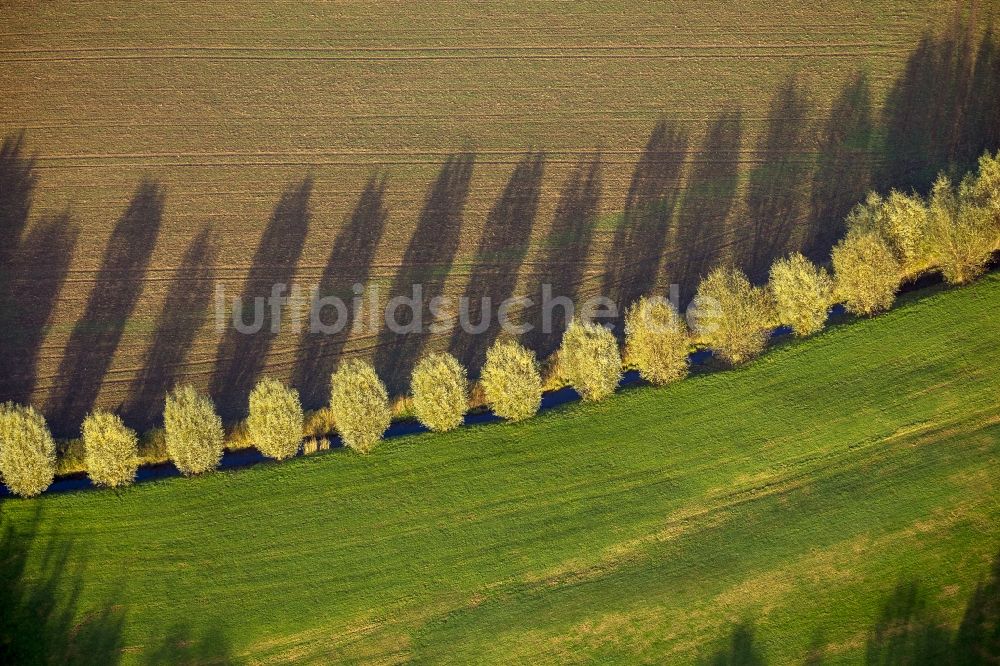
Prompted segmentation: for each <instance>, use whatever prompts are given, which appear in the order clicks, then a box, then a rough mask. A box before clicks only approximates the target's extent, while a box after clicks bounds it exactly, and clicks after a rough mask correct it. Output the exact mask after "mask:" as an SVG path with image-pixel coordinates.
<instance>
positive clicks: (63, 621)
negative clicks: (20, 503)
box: [0, 508, 125, 665]
mask: <svg viewBox="0 0 1000 666" xmlns="http://www.w3.org/2000/svg"><path fill="white" fill-rule="evenodd" d="M40 518H41V509H39V510H37V511H36V512H35V514H34V515H33V516H32V518H31V520H29V521H28V524H27V525H25V526H23V527H20V528H19V527H15V526H14V525H13V524H11V521H10V520H8V519H6V518H5V516H3V513H2V508H0V530H2V532H0V663H3V664H95V665H96V664H102V665H103V664H114V663H117V662H118V661H119V660H120V657H121V650H122V639H121V636H122V628H123V626H124V619H125V610H124V608H123V607H122V606H120V605H117V604H116V603H115V602H114V600H113V599H109V600H108V601H106V602H105V603H103V604H101V605H99V606H97V607H95V608H92V609H90V610H87V611H85V612H81V611H82V610H83V609H81V607H80V597H81V593H82V591H83V579H84V569H85V566H86V565H85V558H83V557H81V555H80V554H79V553H73V557H71V553H72V551H73V549H74V547H75V545H74V543H73V542H72V541H71V540H62V539H59V538H58V535H56V534H52V535H49V536H48V537H46V538H45V540H39V538H38V537H37V536H36V529H37V528H38V526H39V525H40ZM29 563H30V566H29Z"/></svg>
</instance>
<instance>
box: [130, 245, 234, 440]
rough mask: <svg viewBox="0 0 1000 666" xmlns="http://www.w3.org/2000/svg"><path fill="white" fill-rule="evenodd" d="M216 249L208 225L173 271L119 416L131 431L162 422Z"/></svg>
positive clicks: (202, 307) (201, 313) (203, 310)
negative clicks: (168, 396) (164, 409)
mask: <svg viewBox="0 0 1000 666" xmlns="http://www.w3.org/2000/svg"><path fill="white" fill-rule="evenodd" d="M217 253H218V246H217V244H216V242H215V240H214V239H213V237H212V232H211V229H210V228H208V227H207V226H206V227H205V228H203V229H202V230H201V232H199V234H198V235H197V236H196V237H195V238H194V239H193V240H192V241H191V244H190V245H189V246H188V249H187V252H186V253H185V254H184V259H183V260H182V261H181V265H180V266H178V267H177V269H176V270H175V271H174V274H173V277H172V278H171V281H170V286H169V287H168V291H167V298H166V301H165V302H164V304H163V309H162V310H160V315H159V317H158V318H157V321H156V332H155V333H154V334H153V340H152V342H151V343H150V347H149V351H148V352H147V353H146V361H145V363H144V365H143V368H142V371H141V372H140V373H139V375H138V376H136V378H135V379H134V380H133V381H132V385H131V386H130V387H129V392H128V395H129V397H128V399H127V401H126V403H125V405H124V406H123V407H122V410H121V411H122V416H123V418H124V419H125V421H126V422H127V423H129V424H130V425H131V427H133V428H136V429H138V430H139V431H140V432H141V431H142V430H148V429H149V428H152V427H154V426H156V425H158V424H159V423H160V422H161V419H162V409H163V400H164V397H165V396H166V394H167V392H168V391H169V390H170V389H171V388H173V386H174V383H175V382H176V380H177V377H178V375H179V373H180V372H181V367H182V366H183V364H184V362H185V361H186V360H187V356H188V352H189V351H190V349H191V345H192V344H193V343H194V339H195V336H196V335H197V334H198V330H199V329H200V328H201V326H202V324H203V323H204V322H205V319H206V314H207V312H208V307H209V305H210V303H211V301H212V293H213V292H212V282H213V279H214V277H215V268H214V262H215V258H216V255H217Z"/></svg>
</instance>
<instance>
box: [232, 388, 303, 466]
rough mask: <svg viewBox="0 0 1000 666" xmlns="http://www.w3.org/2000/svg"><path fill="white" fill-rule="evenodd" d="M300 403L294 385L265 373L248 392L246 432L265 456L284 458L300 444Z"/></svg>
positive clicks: (288, 456) (277, 458) (289, 455)
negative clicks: (290, 386)
mask: <svg viewBox="0 0 1000 666" xmlns="http://www.w3.org/2000/svg"><path fill="white" fill-rule="evenodd" d="M303 419H304V416H303V413H302V404H301V403H300V402H299V394H298V391H296V390H295V389H291V388H288V387H286V386H285V385H284V384H282V383H281V382H279V381H278V380H276V379H271V378H270V377H265V378H264V379H262V380H260V381H259V382H257V386H255V387H254V389H253V391H251V392H250V415H249V416H248V417H247V420H246V426H247V435H249V437H250V441H252V442H253V444H254V446H255V447H257V450H258V451H260V452H261V453H263V454H264V455H265V456H267V457H268V458H274V459H276V460H284V459H285V458H291V457H292V456H294V455H295V454H296V453H297V452H298V450H299V447H300V446H302V422H303Z"/></svg>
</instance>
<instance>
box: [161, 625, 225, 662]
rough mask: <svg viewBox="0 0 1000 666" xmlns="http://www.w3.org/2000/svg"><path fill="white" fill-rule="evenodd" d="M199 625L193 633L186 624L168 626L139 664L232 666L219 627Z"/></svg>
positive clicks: (223, 636) (223, 632)
mask: <svg viewBox="0 0 1000 666" xmlns="http://www.w3.org/2000/svg"><path fill="white" fill-rule="evenodd" d="M201 624H202V626H203V628H202V630H201V631H197V632H196V631H195V630H194V629H193V628H192V627H191V625H190V624H186V623H178V624H175V625H172V626H171V627H170V628H169V629H168V630H167V635H166V636H165V637H164V638H163V640H162V641H160V643H159V645H157V646H156V648H155V649H153V650H151V651H150V652H149V653H148V654H146V656H145V658H144V659H143V662H144V663H146V664H149V666H161V665H162V666H167V665H170V664H230V663H234V662H235V660H234V659H233V657H232V654H231V649H230V646H229V639H228V637H227V636H226V633H225V631H224V630H223V628H222V627H221V626H219V625H218V624H214V623H205V622H202V623H201ZM206 625H207V626H206Z"/></svg>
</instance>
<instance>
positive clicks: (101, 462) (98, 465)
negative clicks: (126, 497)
mask: <svg viewBox="0 0 1000 666" xmlns="http://www.w3.org/2000/svg"><path fill="white" fill-rule="evenodd" d="M83 448H84V460H85V461H86V463H87V476H89V477H90V480H91V481H93V482H94V483H95V484H96V485H99V486H108V487H110V488H115V487H118V486H124V485H127V484H130V483H132V482H133V481H134V480H135V471H136V470H137V469H138V468H139V437H138V436H137V435H136V434H135V431H134V430H132V429H131V428H127V427H125V424H124V423H122V420H121V418H119V417H118V416H117V415H115V414H109V413H108V412H100V411H98V412H94V413H93V414H91V415H90V416H88V417H87V418H86V419H84V420H83Z"/></svg>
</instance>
